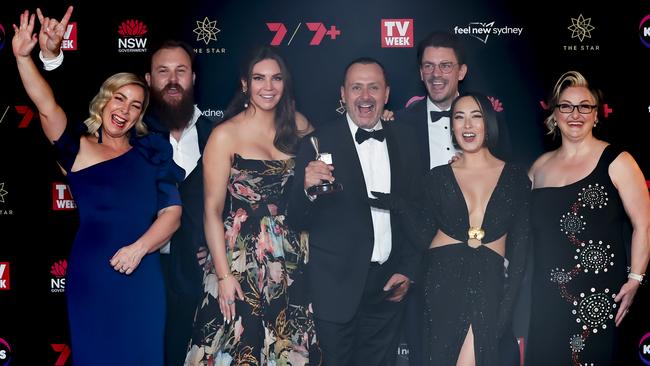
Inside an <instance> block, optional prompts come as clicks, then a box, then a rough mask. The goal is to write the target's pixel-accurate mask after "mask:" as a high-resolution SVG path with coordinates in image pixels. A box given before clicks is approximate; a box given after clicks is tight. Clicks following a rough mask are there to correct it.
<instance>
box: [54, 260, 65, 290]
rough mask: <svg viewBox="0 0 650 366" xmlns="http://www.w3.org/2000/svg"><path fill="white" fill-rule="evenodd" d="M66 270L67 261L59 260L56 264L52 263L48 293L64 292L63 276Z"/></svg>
mask: <svg viewBox="0 0 650 366" xmlns="http://www.w3.org/2000/svg"><path fill="white" fill-rule="evenodd" d="M67 270H68V261H67V260H65V259H61V260H60V261H58V262H54V264H53V265H52V268H50V274H52V276H53V277H52V278H50V292H61V293H63V292H65V274H66V272H67Z"/></svg>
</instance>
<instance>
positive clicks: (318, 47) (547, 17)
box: [0, 0, 650, 366]
mask: <svg viewBox="0 0 650 366" xmlns="http://www.w3.org/2000/svg"><path fill="white" fill-rule="evenodd" d="M524 3H525V2H519V1H514V0H512V1H505V0H497V1H489V2H488V1H481V0H473V1H470V0H458V1H451V2H449V1H440V0H426V1H425V0H402V1H387V0H376V1H369V0H368V1H350V0H328V1H300V0H285V1H270V0H259V1H257V0H252V1H229V0H221V1H199V0H185V1H182V2H177V3H175V4H174V5H173V6H170V5H163V4H162V3H151V4H149V3H146V2H145V3H143V2H138V1H131V2H128V3H121V4H117V3H101V2H99V3H97V2H95V3H93V4H90V3H88V2H83V3H82V2H81V1H68V2H64V1H59V0H48V1H44V0H41V1H31V0H29V1H20V0H3V1H2V2H1V3H0V366H5V365H45V366H53V365H56V366H62V365H70V364H71V361H70V357H69V356H70V352H71V349H70V346H69V339H68V330H67V317H66V307H65V286H66V283H65V281H66V268H67V256H68V253H69V249H70V245H71V242H72V239H73V237H74V233H75V230H76V226H77V211H76V206H75V202H74V199H73V198H72V196H71V194H70V190H69V187H68V185H67V182H66V178H65V177H64V176H63V175H62V174H61V172H60V170H59V168H58V166H57V165H56V163H55V161H54V159H53V156H52V153H51V150H50V146H49V143H48V142H47V140H46V139H45V137H44V135H43V133H42V131H41V128H40V123H39V120H38V113H37V111H36V109H35V108H34V106H33V104H31V102H30V101H29V98H27V96H26V95H25V93H24V90H23V88H22V85H21V83H20V79H19V76H18V74H17V71H16V65H15V59H14V57H13V54H12V52H11V38H12V37H13V33H14V32H13V28H12V24H14V23H18V22H19V14H20V12H21V11H23V10H24V9H29V10H30V11H32V12H33V11H35V10H36V8H37V7H40V8H41V9H42V10H43V12H44V13H45V14H46V15H47V16H52V17H55V18H57V19H60V18H61V16H63V14H64V12H65V10H66V8H67V6H68V5H74V6H75V10H74V13H73V16H72V19H71V23H70V24H69V26H68V29H67V32H66V35H65V41H64V44H63V46H64V49H65V61H64V64H63V66H62V67H60V68H59V69H57V70H54V71H51V72H45V71H44V73H46V77H47V79H48V80H49V81H50V82H51V84H52V87H53V89H54V90H55V93H56V95H57V98H58V100H59V102H60V103H61V104H62V106H63V107H64V109H65V110H66V111H67V112H68V115H69V117H70V120H73V121H76V120H82V119H83V118H85V116H86V114H87V110H88V103H89V101H90V99H91V98H92V96H94V94H95V93H96V91H97V90H98V88H99V86H100V84H101V82H102V81H103V80H104V79H106V77H108V76H109V75H111V74H113V73H115V72H119V71H131V72H136V73H139V74H144V73H145V72H147V71H148V66H149V63H148V60H149V54H148V51H150V47H152V45H153V44H154V43H156V42H157V41H160V40H163V39H167V38H175V39H181V40H184V41H186V42H187V43H189V44H190V45H192V46H193V48H194V50H195V51H196V54H197V60H196V66H195V72H196V85H195V92H196V99H197V104H198V106H199V108H200V109H201V110H202V111H203V113H204V114H205V115H206V116H208V117H209V118H211V119H219V118H220V117H222V115H223V111H224V109H225V107H226V105H227V103H228V101H229V100H230V98H231V97H232V96H233V95H234V93H236V92H238V91H239V85H238V80H237V76H238V65H239V63H240V62H241V61H242V57H243V56H244V55H245V54H246V53H247V51H248V50H250V48H252V47H253V46H256V45H271V46H273V47H276V48H277V49H278V50H279V51H280V53H281V54H282V55H283V56H284V57H285V59H286V60H287V63H288V67H289V69H290V70H291V72H292V76H293V79H294V89H295V90H294V93H295V96H296V102H297V108H298V110H299V111H301V112H302V113H303V114H305V115H306V116H307V118H308V119H309V120H310V121H311V122H312V123H313V124H314V125H315V126H316V127H318V126H319V125H320V124H322V123H325V122H326V121H328V120H331V119H332V118H334V117H335V116H336V115H337V114H338V113H341V111H342V105H341V103H340V101H339V98H340V91H339V88H340V85H341V83H342V79H343V71H344V67H345V65H347V64H348V63H349V62H350V61H351V60H353V59H355V58H357V57H360V56H370V57H374V58H377V59H378V60H380V61H381V62H382V63H383V64H384V66H385V68H386V70H387V73H388V76H389V80H390V86H391V94H390V101H389V103H388V106H387V107H388V108H389V109H391V110H399V109H401V108H404V106H405V105H406V104H407V103H408V102H409V101H411V100H414V98H416V99H417V98H422V97H423V96H424V95H425V93H426V91H425V89H424V86H423V84H422V82H421V80H420V77H419V70H418V61H417V57H416V48H417V43H418V42H419V41H420V40H421V39H423V38H424V37H425V36H426V35H427V34H428V33H430V32H431V31H433V30H445V31H448V32H451V33H455V34H456V35H457V36H458V37H459V38H460V39H461V40H462V42H463V44H464V46H465V48H466V51H467V64H468V74H467V77H466V78H465V80H464V81H463V82H462V83H461V87H460V88H461V90H463V89H465V90H478V91H481V92H483V93H484V94H487V95H489V96H491V97H493V98H496V99H497V100H498V102H499V103H500V108H501V109H502V112H501V116H502V118H504V120H505V121H506V123H507V125H508V129H509V133H510V138H511V145H512V150H513V151H512V155H511V158H512V160H514V161H515V162H517V163H521V164H527V165H529V164H531V163H532V162H533V161H534V159H535V158H537V157H538V156H539V155H540V154H541V153H543V152H544V151H546V150H549V149H552V148H554V147H556V146H557V143H558V141H554V140H552V139H551V138H549V137H548V136H546V135H545V130H544V129H543V124H542V121H543V120H544V118H545V117H546V116H547V115H548V113H550V112H549V111H547V110H546V104H545V103H544V101H545V100H546V98H547V96H548V93H549V92H550V90H551V88H552V87H553V85H554V83H555V81H556V80H557V78H558V77H559V75H561V74H562V73H563V72H565V71H568V70H578V71H580V72H582V73H583V74H584V75H585V76H586V77H587V79H588V80H589V81H590V82H591V83H592V84H593V85H594V86H597V87H598V88H600V89H601V90H602V92H603V94H604V108H603V111H602V113H601V117H600V121H601V123H600V125H601V126H599V127H598V129H599V131H598V132H597V136H599V137H600V138H602V139H605V140H607V141H609V142H612V143H616V144H618V145H620V146H622V147H623V148H624V149H626V150H627V151H629V152H630V153H631V154H632V155H633V156H634V157H635V158H636V159H637V161H638V162H639V164H640V165H641V168H642V169H643V171H644V173H645V175H646V177H650V154H649V149H648V147H647V146H648V143H647V136H648V128H647V125H648V122H650V121H649V119H650V95H649V94H648V93H646V92H645V89H646V88H645V87H646V86H647V85H648V82H649V81H650V77H649V76H648V73H647V68H648V65H649V64H650V63H649V62H648V61H650V3H649V2H648V1H639V2H638V3H637V2H633V3H625V4H624V3H623V2H618V3H608V4H602V5H599V4H596V3H594V2H591V1H571V2H568V1H557V0H554V1H551V2H544V3H543V4H542V3H525V4H524ZM648 292H649V291H648V289H647V288H646V287H641V289H640V291H639V293H638V295H637V298H636V301H635V304H634V305H633V307H632V309H631V312H630V314H629V315H628V318H627V319H626V320H625V322H624V325H622V327H621V331H622V342H623V346H624V354H623V355H622V359H621V360H620V365H650V316H648V310H647V309H650V306H649V305H650V301H649V299H648ZM529 296H530V288H528V289H526V290H524V291H523V293H522V296H521V301H520V306H519V307H518V309H517V311H516V318H517V322H516V324H515V328H516V333H517V334H516V335H517V336H518V337H519V338H520V342H521V344H520V347H521V349H522V350H525V340H526V336H527V328H528V322H527V316H528V312H527V311H528V307H529V305H530V298H529ZM124 331H125V332H128V329H125V330H124ZM105 352H106V353H110V352H111V349H110V348H108V347H107V349H106V350H105ZM396 352H398V364H399V365H404V366H406V365H408V354H409V349H408V344H406V343H405V342H402V343H401V344H400V347H399V349H397V350H396ZM97 357H98V359H101V357H102V355H97Z"/></svg>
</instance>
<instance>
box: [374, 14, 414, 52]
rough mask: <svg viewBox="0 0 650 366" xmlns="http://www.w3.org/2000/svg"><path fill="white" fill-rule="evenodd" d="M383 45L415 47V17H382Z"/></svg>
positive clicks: (383, 46)
mask: <svg viewBox="0 0 650 366" xmlns="http://www.w3.org/2000/svg"><path fill="white" fill-rule="evenodd" d="M381 47H382V48H410V47H413V19H382V20H381Z"/></svg>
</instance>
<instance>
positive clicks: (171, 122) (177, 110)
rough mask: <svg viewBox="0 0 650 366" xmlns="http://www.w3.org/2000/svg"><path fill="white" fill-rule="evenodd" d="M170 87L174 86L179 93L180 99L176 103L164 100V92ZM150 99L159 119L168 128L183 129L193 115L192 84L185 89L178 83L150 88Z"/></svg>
mask: <svg viewBox="0 0 650 366" xmlns="http://www.w3.org/2000/svg"><path fill="white" fill-rule="evenodd" d="M171 88H176V89H177V90H179V91H180V93H181V99H180V100H178V101H177V102H176V103H170V102H168V101H167V100H165V93H166V92H167V90H169V89H171ZM151 101H152V106H153V108H154V109H155V110H156V113H157V114H158V117H160V121H161V122H162V123H163V124H164V125H165V126H166V127H167V128H169V129H170V130H182V129H184V128H185V127H186V126H187V125H188V123H189V122H190V120H191V119H192V116H193V115H194V87H193V86H190V88H189V89H187V90H186V89H183V87H182V86H180V85H179V84H175V83H170V84H167V85H165V87H164V88H162V89H160V90H154V89H152V90H151Z"/></svg>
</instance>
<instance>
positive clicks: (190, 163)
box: [160, 106, 201, 254]
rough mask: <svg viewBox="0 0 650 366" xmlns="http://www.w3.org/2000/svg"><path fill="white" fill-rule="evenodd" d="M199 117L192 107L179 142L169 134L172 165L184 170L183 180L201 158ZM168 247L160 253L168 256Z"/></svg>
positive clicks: (199, 113) (196, 109) (197, 110)
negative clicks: (198, 129)
mask: <svg viewBox="0 0 650 366" xmlns="http://www.w3.org/2000/svg"><path fill="white" fill-rule="evenodd" d="M200 116H201V111H200V110H199V108H198V107H197V106H194V114H192V119H191V120H190V122H189V123H188V124H187V126H185V129H183V132H182V133H181V138H180V140H176V139H175V138H174V136H172V134H171V133H170V134H169V143H170V144H171V145H172V150H173V152H174V163H176V165H178V166H180V167H181V168H183V170H185V178H187V177H188V176H189V175H190V173H191V172H192V171H193V170H194V168H196V166H197V164H198V162H199V158H201V150H200V149H199V134H198V132H197V130H196V121H197V120H198V119H199V117H200ZM170 245H171V241H168V242H167V244H165V245H164V246H163V247H162V248H160V253H163V254H169V247H170Z"/></svg>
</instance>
